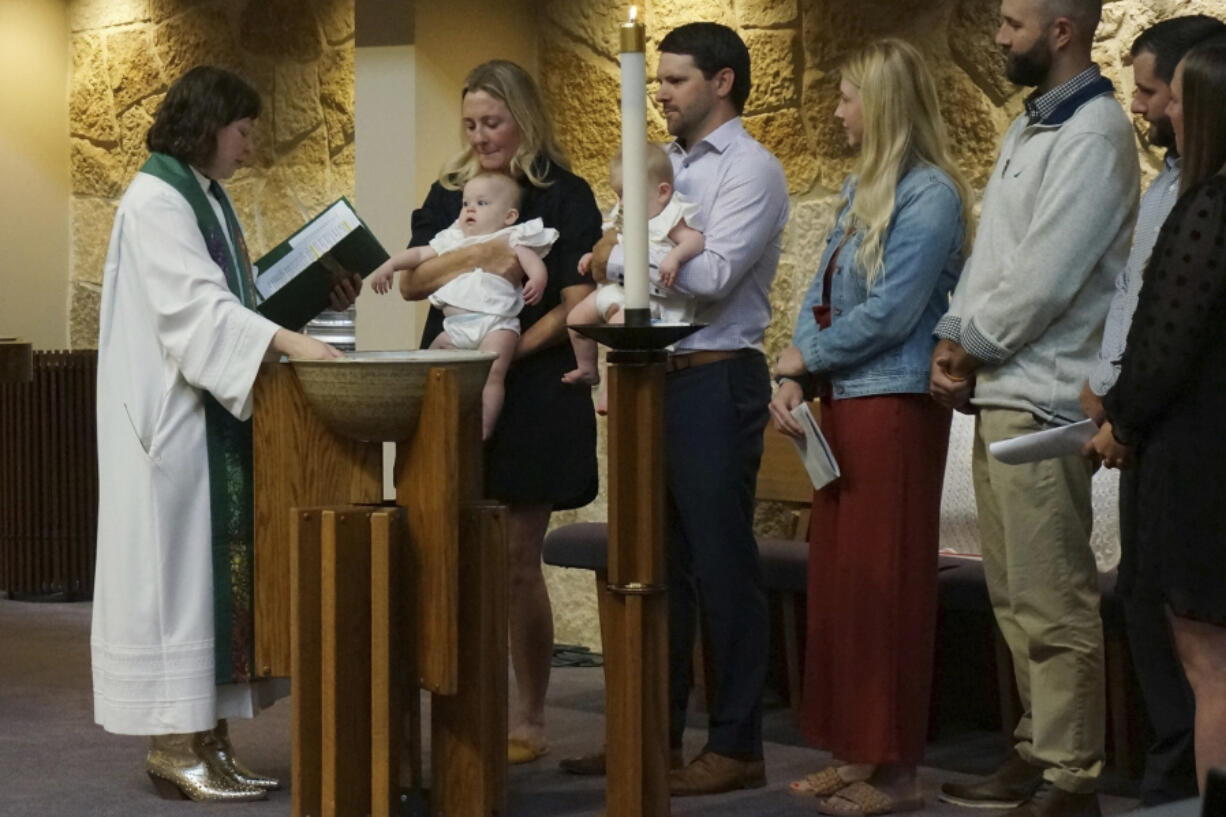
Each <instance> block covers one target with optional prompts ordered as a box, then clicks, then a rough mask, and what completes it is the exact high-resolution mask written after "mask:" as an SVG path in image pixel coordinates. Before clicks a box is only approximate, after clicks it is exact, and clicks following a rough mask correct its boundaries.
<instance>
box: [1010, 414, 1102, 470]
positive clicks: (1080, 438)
mask: <svg viewBox="0 0 1226 817" xmlns="http://www.w3.org/2000/svg"><path fill="white" fill-rule="evenodd" d="M1097 432H1098V426H1096V425H1094V421H1093V420H1082V421H1081V422H1080V423H1073V424H1072V425H1067V426H1060V427H1059V428H1048V429H1044V430H1043V431H1036V432H1034V433H1032V434H1023V435H1022V436H1020V437H1014V438H1013V439H1012V440H999V441H997V442H994V443H992V444H991V445H990V446H988V451H990V452H991V454H992V456H993V457H996V459H998V460H1000V461H1001V462H1003V463H1005V464H1006V465H1021V464H1022V463H1024V462H1038V461H1039V460H1049V459H1051V458H1053V457H1066V456H1068V455H1069V454H1078V453H1080V452H1081V449H1082V448H1083V447H1084V446H1085V444H1086V443H1088V442H1089V441H1090V440H1092V439H1093V438H1094V435H1095V434H1096V433H1097Z"/></svg>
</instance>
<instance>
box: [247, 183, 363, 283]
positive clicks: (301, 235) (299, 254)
mask: <svg viewBox="0 0 1226 817" xmlns="http://www.w3.org/2000/svg"><path fill="white" fill-rule="evenodd" d="M361 223H362V222H361V221H360V220H359V219H358V217H357V214H356V213H354V212H353V209H352V208H350V206H349V203H348V202H346V201H345V200H344V199H341V200H339V201H337V202H335V203H334V204H333V205H332V206H331V207H329V208H328V209H327V210H325V211H323V212H322V213H320V214H319V215H318V216H316V217H315V218H314V219H312V220H311V222H310V223H309V224H307V225H306V226H305V227H303V228H302V230H300V231H299V232H297V233H295V234H294V236H293V237H292V238H290V239H289V246H290V247H291V249H290V251H289V252H288V253H286V254H285V255H283V256H282V257H281V258H279V259H277V261H276V263H274V264H273V265H272V266H270V267H269V268H268V269H266V270H257V271H256V275H257V277H256V282H255V285H256V288H257V289H258V290H259V291H260V295H261V296H263V297H264V298H269V297H271V296H272V294H273V293H274V292H276V291H277V290H279V289H281V287H283V286H285V285H286V284H287V283H289V282H290V281H292V280H293V279H294V276H296V275H297V274H298V273H300V272H301V271H302V270H304V269H306V268H307V267H308V266H310V265H311V264H312V263H313V262H314V261H316V260H318V259H319V257H320V256H322V255H324V254H325V253H326V252H328V250H330V249H332V248H333V247H334V246H336V244H337V242H339V241H340V240H341V239H342V238H344V237H345V236H347V235H349V234H350V233H351V232H353V231H354V229H356V228H357V227H358V226H360V225H361Z"/></svg>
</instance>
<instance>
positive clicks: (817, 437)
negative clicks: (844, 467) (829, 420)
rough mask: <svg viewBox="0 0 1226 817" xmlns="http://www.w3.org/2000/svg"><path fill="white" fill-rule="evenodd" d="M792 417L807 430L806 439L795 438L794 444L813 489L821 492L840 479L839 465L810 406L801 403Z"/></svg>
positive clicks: (794, 410) (793, 410)
mask: <svg viewBox="0 0 1226 817" xmlns="http://www.w3.org/2000/svg"><path fill="white" fill-rule="evenodd" d="M792 417H794V418H795V419H796V422H798V423H800V426H801V428H803V429H804V430H805V436H804V439H800V438H798V437H793V438H792V442H794V443H796V450H797V451H799V452H800V459H801V460H802V461H803V462H804V464H805V470H806V471H808V472H809V479H810V480H811V481H812V482H813V489H814V490H815V491H816V490H821V489H822V488H824V487H825V486H826V485H829V484H830V483H831V482H833V481H834V480H836V479H838V476H839V464H838V463H837V462H835V459H834V454H833V453H832V452H831V451H830V446H829V445H827V444H826V438H825V437H823V436H822V430H821V429H820V428H818V426H817V420H816V419H815V418H814V417H813V412H811V411H809V404H808V403H801V404H800V405H799V406H797V407H796V408H794V409H792Z"/></svg>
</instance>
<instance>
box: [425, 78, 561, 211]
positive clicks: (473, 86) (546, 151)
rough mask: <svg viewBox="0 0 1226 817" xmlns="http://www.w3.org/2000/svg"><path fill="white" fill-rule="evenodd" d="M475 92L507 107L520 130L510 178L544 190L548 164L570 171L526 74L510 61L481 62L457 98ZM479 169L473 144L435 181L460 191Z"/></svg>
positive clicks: (466, 80)
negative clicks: (519, 179)
mask: <svg viewBox="0 0 1226 817" xmlns="http://www.w3.org/2000/svg"><path fill="white" fill-rule="evenodd" d="M476 91H485V92H486V93H487V94H489V95H490V96H492V97H493V98H494V99H497V100H498V101H499V102H501V103H502V104H504V105H506V106H507V110H509V111H510V112H511V118H512V119H514V120H515V127H516V128H518V129H519V147H518V148H516V150H515V155H514V156H512V157H511V162H510V165H509V167H508V168H507V170H508V172H509V173H510V174H511V175H512V176H514V177H516V178H519V177H524V178H527V179H528V181H529V182H531V183H532V185H533V186H534V187H547V186H548V185H549V184H550V182H547V181H546V180H545V174H547V173H548V172H549V166H550V165H551V164H554V165H557V166H559V167H561V168H563V169H569V168H570V162H568V161H567V159H566V154H565V153H563V152H562V148H561V147H559V146H558V141H557V138H556V137H555V136H554V132H553V120H551V119H550V118H549V112H548V111H547V110H546V108H545V102H544V100H543V99H542V98H541V92H540V89H539V88H538V87H537V84H536V81H535V80H533V79H532V77H531V75H529V74H528V72H527V71H525V70H524V69H523V68H520V67H519V66H518V65H516V64H515V63H513V62H510V61H509V60H490V61H489V62H484V63H481V64H480V65H478V66H477V67H476V68H474V69H473V70H472V71H470V72H469V74H468V76H467V77H465V79H464V90H463V92H462V93H461V94H460V98H461V99H463V98H464V97H465V96H467V95H468V94H470V93H474V92H476ZM461 136H463V134H462V133H461ZM481 169H482V168H481V162H480V161H479V160H478V158H477V154H476V152H475V151H474V150H473V147H472V145H467V146H466V147H465V148H464V149H463V150H461V151H460V152H459V153H457V154H456V155H455V156H452V157H451V158H450V159H449V160H448V161H447V163H446V164H445V165H443V169H442V171H441V172H440V173H439V178H438V180H439V183H440V184H441V185H442V186H443V187H445V188H447V189H448V190H459V189H460V188H462V187H463V186H464V183H465V182H467V181H468V180H469V179H471V178H472V177H473V176H475V175H477V174H478V173H480V172H481Z"/></svg>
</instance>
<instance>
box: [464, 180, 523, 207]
mask: <svg viewBox="0 0 1226 817" xmlns="http://www.w3.org/2000/svg"><path fill="white" fill-rule="evenodd" d="M478 179H489V180H490V181H493V182H497V184H498V187H499V188H500V189H501V190H502V192H504V193H506V194H507V195H508V196H510V197H511V206H512V207H514V208H516V209H518V208H519V205H520V201H521V199H522V198H523V190H522V189H521V188H520V186H519V182H517V181H515V177H514V176H512V175H511V174H510V173H504V172H502V171H501V170H480V171H478V172H477V173H476V174H475V175H473V177H472V178H471V179H469V180H468V181H466V182H464V187H468V185H469V184H471V183H472V182H475V181H477V180H478Z"/></svg>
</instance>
